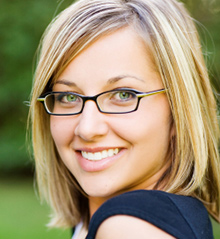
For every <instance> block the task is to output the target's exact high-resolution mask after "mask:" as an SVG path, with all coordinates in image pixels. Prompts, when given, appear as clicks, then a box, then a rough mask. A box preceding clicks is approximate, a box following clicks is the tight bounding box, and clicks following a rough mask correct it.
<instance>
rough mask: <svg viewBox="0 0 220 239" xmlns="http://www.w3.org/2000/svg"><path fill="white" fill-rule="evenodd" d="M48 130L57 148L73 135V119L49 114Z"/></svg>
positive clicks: (68, 140)
mask: <svg viewBox="0 0 220 239" xmlns="http://www.w3.org/2000/svg"><path fill="white" fill-rule="evenodd" d="M50 131H51V135H52V137H53V139H54V142H55V144H56V146H57V148H58V150H59V146H62V145H65V144H67V143H68V142H70V141H71V140H72V139H73V137H74V125H73V121H70V119H67V118H66V117H63V118H61V117H59V116H51V118H50Z"/></svg>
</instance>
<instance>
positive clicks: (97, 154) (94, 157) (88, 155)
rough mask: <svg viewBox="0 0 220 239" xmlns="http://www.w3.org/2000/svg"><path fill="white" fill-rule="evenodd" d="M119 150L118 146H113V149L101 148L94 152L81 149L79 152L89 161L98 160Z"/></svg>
mask: <svg viewBox="0 0 220 239" xmlns="http://www.w3.org/2000/svg"><path fill="white" fill-rule="evenodd" d="M119 151H120V150H119V148H115V149H108V150H103V151H100V152H95V153H92V152H86V151H81V154H82V156H83V158H85V159H88V160H90V161H100V160H102V159H105V158H109V157H112V156H114V155H116V154H118V153H119Z"/></svg>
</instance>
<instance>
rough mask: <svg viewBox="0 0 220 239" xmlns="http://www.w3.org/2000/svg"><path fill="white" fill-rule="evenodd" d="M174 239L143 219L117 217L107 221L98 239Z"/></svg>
mask: <svg viewBox="0 0 220 239" xmlns="http://www.w3.org/2000/svg"><path fill="white" fill-rule="evenodd" d="M112 238H114V239H123V238H126V239H134V238H140V239H174V237H173V236H171V235H169V234H168V233H166V232H164V231H163V230H161V229H159V228H158V227H156V226H154V225H153V224H150V223H148V222H147V221H144V220H142V219H139V218H136V217H132V216H127V215H117V216H112V217H110V218H108V219H106V220H105V221H104V222H103V223H102V224H101V225H100V227H99V229H98V232H97V234H96V239H112Z"/></svg>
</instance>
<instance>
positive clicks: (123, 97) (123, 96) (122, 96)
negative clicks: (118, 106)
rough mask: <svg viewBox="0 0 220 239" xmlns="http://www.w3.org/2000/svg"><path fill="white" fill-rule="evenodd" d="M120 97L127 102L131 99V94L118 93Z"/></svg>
mask: <svg viewBox="0 0 220 239" xmlns="http://www.w3.org/2000/svg"><path fill="white" fill-rule="evenodd" d="M118 96H119V98H120V99H122V100H126V99H129V98H130V97H131V93H129V92H126V91H122V92H119V93H118Z"/></svg>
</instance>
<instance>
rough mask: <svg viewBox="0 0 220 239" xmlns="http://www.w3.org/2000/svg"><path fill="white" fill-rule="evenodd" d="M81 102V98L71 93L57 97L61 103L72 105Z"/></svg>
mask: <svg viewBox="0 0 220 239" xmlns="http://www.w3.org/2000/svg"><path fill="white" fill-rule="evenodd" d="M77 100H79V96H77V95H75V94H70V93H62V94H59V95H58V96H57V101H59V102H61V103H71V102H76V101H77Z"/></svg>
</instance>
